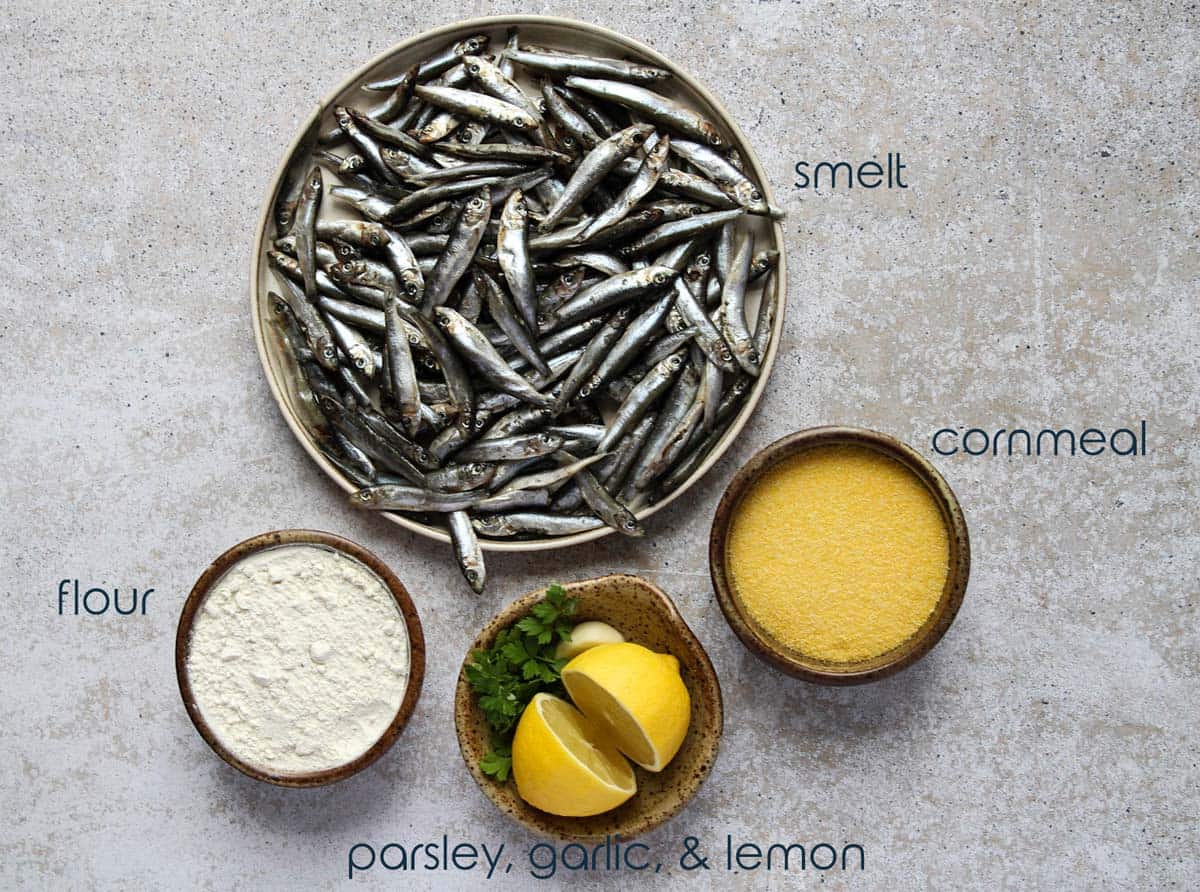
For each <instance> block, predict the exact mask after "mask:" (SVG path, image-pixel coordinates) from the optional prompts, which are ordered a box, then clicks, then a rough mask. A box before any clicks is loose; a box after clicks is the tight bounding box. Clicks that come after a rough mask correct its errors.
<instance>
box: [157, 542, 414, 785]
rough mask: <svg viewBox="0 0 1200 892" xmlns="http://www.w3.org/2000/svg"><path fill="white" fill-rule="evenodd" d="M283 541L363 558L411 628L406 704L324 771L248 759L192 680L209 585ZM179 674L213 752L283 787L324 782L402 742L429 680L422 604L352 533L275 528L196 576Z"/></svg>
mask: <svg viewBox="0 0 1200 892" xmlns="http://www.w3.org/2000/svg"><path fill="white" fill-rule="evenodd" d="M283 545H318V546H321V547H323V548H328V549H331V550H333V551H339V552H341V553H342V554H344V555H346V556H347V557H351V558H354V559H355V560H357V561H358V562H359V563H361V564H363V565H364V566H365V567H366V568H367V569H368V570H370V571H371V572H372V573H374V574H375V575H376V576H377V577H379V579H380V581H382V582H383V584H384V585H386V586H387V588H388V591H390V592H391V593H392V598H393V599H394V600H395V601H396V607H397V608H399V610H400V615H401V617H403V619H404V625H405V628H406V629H407V630H408V647H409V664H408V686H407V687H406V688H405V691H404V697H403V699H401V701H400V708H399V709H397V710H396V715H395V717H394V718H393V719H392V721H391V724H389V725H388V727H387V729H386V730H385V731H384V732H383V734H382V735H381V736H380V738H379V739H378V740H377V741H375V744H374V745H373V746H372V747H371V748H370V749H369V750H367V751H366V752H365V753H363V754H362V755H361V756H359V757H358V758H357V759H355V760H353V761H352V762H347V763H346V764H345V765H338V766H337V767H335V768H329V769H326V770H324V771H313V772H308V773H287V774H282V773H272V772H269V771H264V770H262V769H261V768H258V767H256V766H254V765H250V764H248V763H246V762H243V761H242V760H241V759H239V758H238V757H237V756H236V755H235V754H234V753H232V752H231V751H230V750H229V749H228V748H227V747H226V746H225V744H223V743H222V742H221V740H220V738H218V737H217V735H216V734H215V733H214V732H213V730H212V728H211V727H210V726H209V724H208V722H207V721H205V718H204V713H202V712H201V711H200V709H199V707H198V706H197V705H196V697H195V695H194V694H193V693H192V684H191V681H190V679H189V678H188V668H187V658H188V648H189V646H190V644H191V640H192V622H193V620H194V619H195V617H196V611H197V610H199V609H200V606H201V605H202V604H203V603H204V599H205V598H206V597H207V596H208V593H209V591H210V590H211V589H212V587H213V586H214V585H216V584H217V582H218V581H220V579H221V577H222V576H224V575H225V573H226V572H227V571H228V570H229V569H230V568H231V567H233V566H235V565H236V564H237V563H238V562H239V561H241V560H243V559H244V558H246V557H249V556H250V555H252V554H256V553H258V552H260V551H265V550H267V549H269V548H278V547H280V546H283ZM175 675H176V677H177V679H178V681H179V693H180V695H181V696H182V697H183V705H184V707H186V709H187V713H188V716H189V717H190V718H191V720H192V724H193V725H195V726H196V730H197V731H199V732H200V736H201V737H203V738H204V742H205V743H207V744H208V745H209V746H210V747H212V750H213V752H215V753H216V754H217V755H218V756H220V757H221V758H222V759H224V760H225V761H226V762H228V763H229V764H230V765H232V766H233V767H234V768H236V769H237V770H238V771H240V772H242V773H243V774H245V775H248V776H250V777H252V778H254V779H255V780H260V781H266V782H267V783H269V784H276V785H278V786H281V787H319V786H323V785H325V784H332V783H334V782H335V781H340V780H343V779H344V778H347V777H349V776H350V775H352V774H357V773H358V772H359V771H362V770H363V769H364V768H366V767H367V766H368V765H370V764H371V763H372V762H374V761H375V760H376V759H378V758H379V757H380V756H382V755H383V754H384V753H386V752H387V751H388V749H389V748H390V747H391V745H392V744H393V743H395V742H396V738H397V737H399V736H400V732H401V731H403V730H404V726H405V725H407V724H408V719H409V716H411V715H412V711H413V708H414V707H415V706H416V705H417V698H418V697H420V696H421V684H422V682H423V681H424V680H425V636H424V634H423V633H422V631H421V620H420V619H419V618H418V616H417V608H416V607H415V606H413V602H412V598H410V597H409V595H408V590H407V589H405V588H404V584H403V583H401V582H400V580H399V579H397V578H396V575H395V574H394V573H392V571H391V570H390V569H388V566H387V564H385V563H384V562H383V561H381V560H380V559H379V558H377V557H375V555H373V554H372V553H371V552H369V551H367V550H366V549H365V548H363V547H362V546H361V545H358V544H356V543H354V542H351V541H350V540H349V539H343V538H342V537H341V536H335V535H334V534H333V533H323V532H321V531H320V530H275V531H274V532H271V533H263V534H262V535H260V536H255V537H254V538H252V539H247V540H246V541H244V542H239V543H238V544H237V545H235V546H233V547H232V548H230V549H229V550H228V551H226V552H225V553H224V554H222V555H221V556H220V557H219V558H217V559H216V560H215V561H213V562H212V564H211V565H209V567H208V569H207V570H205V571H204V573H203V574H202V575H201V576H200V578H199V579H198V580H196V584H195V585H194V586H192V591H191V593H190V594H189V595H188V598H187V601H185V602H184V605H183V613H182V614H181V615H180V617H179V629H178V631H177V632H176V634H175Z"/></svg>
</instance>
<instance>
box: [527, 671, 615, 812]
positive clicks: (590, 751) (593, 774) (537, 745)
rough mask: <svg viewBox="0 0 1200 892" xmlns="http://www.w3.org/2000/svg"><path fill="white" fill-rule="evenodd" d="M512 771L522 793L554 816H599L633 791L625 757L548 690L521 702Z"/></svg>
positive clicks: (586, 721) (533, 803)
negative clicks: (546, 692) (548, 692)
mask: <svg viewBox="0 0 1200 892" xmlns="http://www.w3.org/2000/svg"><path fill="white" fill-rule="evenodd" d="M512 772H513V780H514V781H516V783H517V793H518V794H519V795H520V797H521V798H522V799H524V800H525V801H526V802H528V803H529V804H530V805H532V806H533V807H534V808H540V809H541V810H542V811H546V812H549V813H550V814H552V815H563V816H565V817H572V818H577V817H583V816H585V815H598V814H600V813H601V812H606V811H608V810H609V809H613V808H616V807H617V806H618V805H620V804H621V803H622V802H624V801H625V800H626V799H628V798H629V797H630V796H632V795H633V794H634V793H636V792H637V780H636V779H635V778H634V776H633V769H632V768H630V767H629V763H628V762H626V761H625V757H624V756H622V755H621V754H620V753H619V752H617V751H616V749H615V748H614V747H613V746H612V744H611V743H609V742H608V741H607V740H606V739H605V738H604V736H603V735H602V734H601V733H600V732H599V731H598V730H597V729H596V728H595V726H593V725H592V723H591V722H590V721H588V719H587V718H586V717H585V716H584V715H583V713H581V712H580V711H579V710H578V709H576V708H575V707H574V706H572V705H571V704H570V703H567V702H566V701H565V700H560V699H559V698H558V697H555V696H553V695H551V694H544V693H543V694H536V695H534V698H533V699H532V700H531V701H529V705H528V706H527V707H525V712H524V713H522V715H521V721H520V722H518V723H517V733H516V734H515V735H514V736H513V744H512Z"/></svg>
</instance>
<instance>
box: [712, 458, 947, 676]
mask: <svg viewBox="0 0 1200 892" xmlns="http://www.w3.org/2000/svg"><path fill="white" fill-rule="evenodd" d="M949 550H950V544H949V539H948V536H947V532H946V525H945V522H944V521H943V519H942V514H941V511H940V510H939V508H938V504H937V502H936V501H934V498H933V495H932V494H931V493H930V492H929V490H928V489H927V488H926V487H925V485H924V484H923V483H922V482H921V481H920V479H918V478H917V476H916V475H915V474H913V473H912V472H911V471H910V470H908V468H906V467H904V465H902V464H900V462H898V461H896V460H895V459H892V458H889V457H888V456H885V455H882V454H880V453H878V452H875V451H874V450H872V449H868V448H866V447H862V446H843V445H830V446H818V447H814V448H812V449H808V450H805V451H804V452H801V453H799V454H797V455H794V456H791V457H790V458H787V459H784V460H783V461H781V462H779V463H778V464H777V465H775V466H774V467H772V468H771V469H770V470H768V471H767V472H766V473H764V474H763V475H762V477H760V478H759V480H758V481H757V482H756V483H755V484H754V485H753V487H751V489H750V490H749V491H748V492H747V493H746V494H745V496H743V498H742V500H741V502H740V504H739V505H738V508H737V511H736V513H735V515H734V518H733V523H732V526H731V530H730V536H729V545H728V548H727V570H728V572H729V575H730V577H731V578H732V581H733V585H734V588H735V590H736V592H737V596H738V597H739V598H740V599H741V601H742V603H743V605H744V606H745V609H746V611H747V612H748V613H749V615H750V616H751V617H752V618H753V619H754V620H755V621H756V622H757V623H758V624H759V625H760V626H761V627H762V629H763V631H764V632H766V633H767V635H768V636H769V637H771V638H773V639H774V640H775V641H776V642H778V643H779V644H782V645H784V646H785V647H787V648H790V649H792V650H794V651H797V652H799V653H800V654H802V655H803V656H805V657H808V658H810V659H814V660H820V661H824V662H829V663H856V662H860V661H862V660H868V659H871V658H873V657H877V656H879V655H881V654H884V653H887V652H888V651H890V650H892V649H893V648H895V647H897V646H898V645H901V644H903V643H904V642H905V641H907V640H908V639H909V638H910V637H912V635H913V634H914V633H915V632H917V631H918V630H919V629H920V628H921V625H922V624H923V623H924V622H925V620H926V619H928V618H929V615H930V614H931V613H932V612H933V609H934V608H935V607H936V606H937V604H938V601H939V600H940V598H941V595H942V590H943V588H944V586H945V583H946V576H947V573H948V568H949Z"/></svg>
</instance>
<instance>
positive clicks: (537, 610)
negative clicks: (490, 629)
mask: <svg viewBox="0 0 1200 892" xmlns="http://www.w3.org/2000/svg"><path fill="white" fill-rule="evenodd" d="M576 606H577V604H576V601H575V599H574V598H569V597H567V591H566V589H564V588H563V587H562V586H561V585H551V586H550V587H549V588H547V589H546V595H545V597H544V598H543V599H542V600H541V601H539V602H538V603H536V604H534V605H533V607H532V608H530V611H529V614H528V615H527V616H525V617H522V618H521V620H519V621H518V622H517V623H515V624H514V625H512V626H510V627H509V628H507V629H501V630H500V632H498V633H497V634H496V638H495V641H494V642H493V643H492V646H491V647H489V648H487V649H486V650H482V649H481V650H475V651H473V652H472V653H471V656H470V658H469V659H468V662H467V667H466V677H467V683H468V684H469V685H470V686H471V689H472V690H473V691H474V692H475V694H476V696H477V697H478V701H477V702H478V703H479V708H480V710H482V712H483V714H484V718H485V719H487V722H488V725H490V726H491V728H492V731H493V732H494V734H495V739H494V740H493V745H492V750H491V752H489V753H488V754H487V755H486V756H484V758H483V759H482V760H481V761H480V763H479V767H480V770H481V771H483V772H484V773H485V774H487V775H488V776H489V777H494V778H495V779H496V780H498V781H501V782H503V781H505V780H507V779H508V777H509V773H510V771H511V767H512V756H511V753H510V751H509V741H510V740H511V739H512V733H513V729H514V728H515V727H516V724H517V721H518V720H519V719H520V718H521V713H522V712H524V711H525V707H526V706H527V705H528V704H529V701H530V700H532V699H533V697H534V695H535V694H538V693H540V692H542V691H547V692H553V693H559V694H561V693H562V681H561V679H562V668H563V666H564V665H566V661H565V660H560V659H558V658H557V657H556V656H555V653H554V651H555V648H556V647H557V645H558V642H559V641H569V640H570V638H571V622H570V620H569V619H568V617H570V616H572V615H573V614H574V613H575V609H576Z"/></svg>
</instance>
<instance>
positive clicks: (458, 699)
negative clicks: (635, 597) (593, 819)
mask: <svg viewBox="0 0 1200 892" xmlns="http://www.w3.org/2000/svg"><path fill="white" fill-rule="evenodd" d="M603 582H629V583H632V584H634V585H637V586H641V587H643V588H645V589H646V590H647V591H649V592H650V593H651V594H652V595H654V596H655V598H657V599H658V600H659V602H660V603H661V604H662V606H663V607H664V608H665V610H666V613H667V616H668V617H669V618H670V620H671V622H672V623H674V624H675V625H676V626H677V628H678V630H679V632H680V634H681V637H682V639H683V640H684V642H685V643H686V645H687V647H688V648H689V649H690V650H692V651H694V653H695V654H696V656H697V658H698V659H697V662H698V663H699V664H700V669H701V672H702V673H703V674H705V675H706V676H707V677H708V681H709V682H711V687H712V690H713V710H712V711H713V718H714V720H713V724H714V728H713V732H714V733H713V738H712V740H713V742H712V751H711V752H710V753H709V754H708V758H706V759H705V760H704V767H703V768H702V770H700V771H699V772H696V773H694V774H692V775H691V778H692V780H691V781H690V782H689V785H690V787H691V789H690V790H689V791H688V792H687V794H686V795H684V796H681V797H680V799H679V801H678V803H676V804H674V805H672V806H670V807H669V808H667V809H664V810H663V811H662V812H660V813H658V814H655V815H654V816H652V817H650V818H648V819H646V820H645V821H644V822H643V823H641V824H637V825H634V826H633V827H632V828H631V829H630V830H628V831H625V830H622V831H621V832H620V833H619V834H618V835H619V837H620V839H621V840H622V841H627V840H631V839H633V838H635V837H637V836H640V835H642V834H644V833H648V832H650V831H651V830H653V829H655V828H656V827H659V826H661V825H662V824H664V823H666V822H667V821H669V820H671V818H673V817H675V815H677V814H679V812H680V811H682V810H683V808H684V807H685V806H686V805H687V804H688V803H689V802H691V800H692V799H693V798H694V797H695V795H696V793H698V792H699V791H700V788H701V787H702V786H703V785H704V782H705V780H707V779H708V776H709V775H710V774H711V773H712V770H713V766H714V765H715V764H716V761H717V756H718V754H719V752H720V748H721V737H722V736H723V735H724V732H725V700H724V695H723V694H722V693H721V679H720V676H718V675H717V670H716V668H715V667H714V666H713V663H712V659H711V658H710V657H709V655H708V651H707V650H705V648H704V645H703V643H701V641H700V639H699V638H698V637H696V633H695V632H693V631H692V628H691V626H689V625H688V624H687V620H685V619H684V618H683V614H681V613H680V612H679V608H678V607H676V606H675V602H674V601H673V600H672V599H671V596H670V595H668V594H667V593H666V592H665V591H663V590H662V589H661V588H659V587H658V586H657V585H655V584H654V583H653V582H651V581H650V580H648V579H646V578H644V577H642V576H637V575H635V574H632V573H607V574H605V575H603V576H593V577H590V578H588V579H579V580H575V581H574V582H564V583H560V584H561V585H562V587H563V588H565V589H566V590H567V594H570V593H571V592H572V591H573V590H574V589H577V588H579V587H581V586H584V585H592V584H595V583H603ZM545 594H546V588H545V587H542V588H539V589H535V590H534V591H531V592H528V593H526V594H524V595H521V596H520V597H519V598H516V599H515V600H513V601H512V602H510V603H509V604H507V605H505V606H504V607H502V608H501V609H500V610H499V611H497V612H496V614H495V615H494V616H493V617H492V618H491V619H490V620H488V622H487V623H486V624H485V625H484V626H483V628H482V629H481V630H480V632H479V634H478V635H476V636H475V640H474V641H472V642H471V644H470V646H469V647H468V648H467V653H466V656H465V657H464V658H463V662H462V666H461V667H460V668H459V671H458V680H457V681H456V682H455V687H454V733H455V737H456V738H457V740H458V749H459V752H460V753H461V754H462V757H463V762H464V763H466V766H467V770H468V771H469V772H470V774H471V777H473V778H474V779H475V783H476V785H477V786H478V787H479V789H480V792H482V793H483V795H484V797H485V798H486V799H487V800H488V801H489V802H491V803H492V805H494V806H496V808H497V809H498V810H499V811H500V812H502V813H503V814H505V815H507V816H508V817H510V818H512V820H514V821H516V822H517V823H518V824H520V825H521V826H522V827H524V828H526V829H527V830H532V831H534V832H536V833H539V834H542V835H543V836H547V837H550V838H553V839H558V840H562V841H574V842H587V841H595V840H597V839H603V838H604V837H603V836H593V835H589V834H575V835H572V834H567V833H562V832H560V831H559V830H558V829H556V828H553V827H549V826H545V825H543V824H540V823H537V822H535V821H534V820H533V819H532V818H531V816H530V815H529V814H527V813H526V810H528V811H530V812H532V813H533V815H542V814H544V812H541V811H540V810H538V809H536V808H534V807H533V806H531V805H527V804H524V803H522V805H523V806H524V808H523V809H522V810H521V811H509V810H508V809H506V808H504V807H503V804H502V803H501V802H500V801H498V800H497V799H496V789H497V788H498V787H500V788H503V787H506V786H508V785H510V784H512V783H513V781H512V778H509V780H508V781H507V782H506V783H504V784H497V782H496V781H494V780H493V779H492V778H490V777H488V776H487V775H485V774H484V773H483V772H482V771H480V769H479V766H478V765H476V764H475V762H474V761H473V760H472V758H471V755H470V753H469V752H468V744H467V741H468V733H467V729H466V728H464V727H463V724H462V721H461V717H462V716H463V714H464V713H465V712H470V713H475V712H477V711H478V709H479V706H478V705H477V704H476V702H475V697H474V695H473V694H472V692H471V686H470V684H469V683H468V682H467V661H468V660H469V659H470V658H471V654H472V652H474V651H475V650H476V649H477V648H483V647H487V646H488V645H490V644H491V643H492V641H494V640H495V637H496V635H497V633H499V631H500V630H501V629H503V628H507V627H508V626H510V625H512V623H514V622H516V621H517V620H519V619H520V618H521V617H522V616H525V615H527V614H528V613H529V610H530V609H531V608H532V607H533V605H534V604H536V603H537V602H538V601H540V600H541V599H542V598H543V597H544V596H545ZM586 619H587V617H586V616H581V617H580V618H579V621H580V622H583V621H585V620H586ZM551 817H556V816H553V815H552V816H551Z"/></svg>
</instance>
